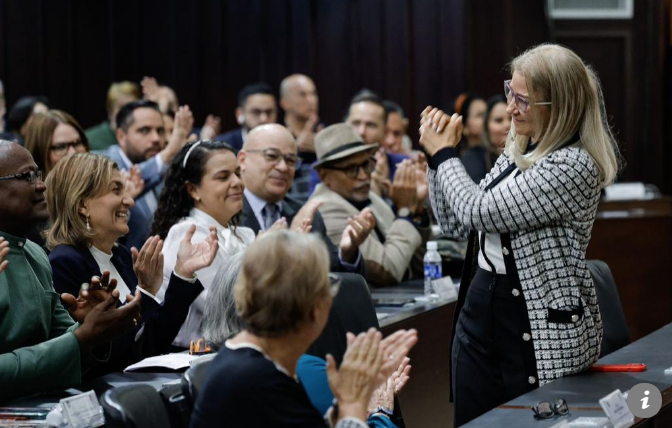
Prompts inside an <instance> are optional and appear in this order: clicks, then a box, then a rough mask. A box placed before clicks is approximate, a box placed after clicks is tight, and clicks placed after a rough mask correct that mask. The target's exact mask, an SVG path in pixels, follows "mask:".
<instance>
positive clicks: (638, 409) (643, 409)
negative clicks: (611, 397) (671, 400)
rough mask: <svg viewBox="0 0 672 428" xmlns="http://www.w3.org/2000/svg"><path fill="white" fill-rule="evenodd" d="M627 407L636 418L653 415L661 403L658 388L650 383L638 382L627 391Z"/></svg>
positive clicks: (661, 399) (658, 409) (661, 398)
mask: <svg viewBox="0 0 672 428" xmlns="http://www.w3.org/2000/svg"><path fill="white" fill-rule="evenodd" d="M627 402H628V409H630V411H631V412H632V414H633V415H635V416H637V417H638V418H650V417H653V416H655V415H656V414H657V413H658V412H659V411H660V407H661V406H662V405H663V397H662V395H660V390H659V389H658V388H656V387H655V386H654V385H651V384H650V383H638V384H637V385H635V386H633V387H632V388H631V389H630V392H628V400H627Z"/></svg>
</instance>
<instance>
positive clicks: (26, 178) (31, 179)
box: [0, 171, 42, 184]
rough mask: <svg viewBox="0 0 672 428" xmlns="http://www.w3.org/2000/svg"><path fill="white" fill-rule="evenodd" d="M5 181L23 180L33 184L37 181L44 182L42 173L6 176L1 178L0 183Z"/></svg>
mask: <svg viewBox="0 0 672 428" xmlns="http://www.w3.org/2000/svg"><path fill="white" fill-rule="evenodd" d="M4 180H22V181H27V182H29V183H30V184H33V183H35V181H37V180H40V181H42V171H26V172H22V173H21V174H14V175H5V176H4V177H0V181H4Z"/></svg>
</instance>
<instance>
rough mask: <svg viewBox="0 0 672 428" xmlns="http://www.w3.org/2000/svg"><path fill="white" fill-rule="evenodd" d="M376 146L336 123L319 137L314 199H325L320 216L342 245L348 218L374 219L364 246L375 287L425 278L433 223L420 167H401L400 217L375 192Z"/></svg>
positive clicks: (395, 194) (396, 197)
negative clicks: (364, 214) (366, 216)
mask: <svg viewBox="0 0 672 428" xmlns="http://www.w3.org/2000/svg"><path fill="white" fill-rule="evenodd" d="M378 146H379V145H378V144H365V143H364V141H363V140H362V138H361V137H360V136H359V135H358V134H357V132H355V130H354V129H353V128H352V126H350V125H348V124H345V123H339V124H336V125H332V126H330V127H328V128H326V129H324V130H322V131H321V132H320V133H318V134H317V136H316V137H315V153H316V155H317V162H316V163H315V164H314V168H315V169H316V170H317V171H318V173H319V174H320V179H321V181H322V182H321V183H320V184H319V185H318V186H317V187H316V189H315V192H314V193H313V195H312V196H311V199H318V200H320V201H322V206H321V207H320V213H321V214H322V218H323V219H324V223H325V225H326V227H327V234H328V235H329V238H330V239H331V240H332V241H333V242H334V243H338V241H339V240H340V237H341V235H342V233H343V230H344V229H345V227H346V226H347V225H348V219H349V218H351V217H353V216H356V215H358V214H359V213H360V212H361V211H363V210H370V211H371V212H372V213H373V215H374V217H375V219H376V228H375V233H371V234H370V235H369V237H368V238H367V239H366V240H365V241H364V243H363V244H362V245H361V246H360V248H359V249H360V251H361V253H362V255H363V257H364V262H365V264H366V279H367V280H368V281H369V282H370V283H372V284H375V285H392V284H396V283H398V282H400V281H402V280H406V279H414V278H420V277H422V266H421V263H411V262H412V260H415V261H420V262H421V260H422V258H421V256H420V257H418V256H419V254H416V257H414V254H415V253H416V251H418V252H422V251H423V250H424V245H422V244H423V242H424V241H426V238H427V236H428V234H429V220H428V217H427V213H426V212H425V210H424V202H425V199H426V197H427V188H426V186H425V187H424V188H421V187H422V186H420V187H418V184H417V182H416V180H417V177H419V176H420V175H421V174H418V171H417V170H416V166H415V165H414V164H413V163H412V162H410V161H404V162H402V163H400V164H399V166H398V169H397V172H396V174H395V178H394V182H393V183H392V184H391V187H390V199H391V200H392V201H393V202H394V207H395V208H396V213H395V212H394V211H393V210H392V208H390V207H389V206H388V205H387V204H386V203H385V201H384V200H383V199H382V198H381V197H380V196H378V195H377V194H375V193H374V192H372V191H371V173H372V172H373V170H374V169H375V165H376V160H375V158H374V157H373V154H374V153H375V151H376V149H377V148H378Z"/></svg>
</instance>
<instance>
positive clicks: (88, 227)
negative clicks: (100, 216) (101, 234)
mask: <svg viewBox="0 0 672 428" xmlns="http://www.w3.org/2000/svg"><path fill="white" fill-rule="evenodd" d="M89 217H90V216H88V215H87V216H86V231H87V232H91V223H89Z"/></svg>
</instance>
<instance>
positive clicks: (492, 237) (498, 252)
mask: <svg viewBox="0 0 672 428" xmlns="http://www.w3.org/2000/svg"><path fill="white" fill-rule="evenodd" d="M518 171H519V170H518V168H516V169H514V170H513V171H512V172H511V173H510V174H509V175H508V176H507V177H506V178H504V179H503V180H502V181H500V182H499V183H497V185H496V186H494V187H493V188H492V189H490V191H493V190H495V189H496V188H498V187H500V186H504V185H506V183H507V182H508V181H509V180H513V178H514V177H515V176H516V174H518ZM482 234H483V232H478V240H479V242H480V240H481V235H482ZM509 250H510V249H509ZM485 254H486V255H487V256H488V260H490V263H492V264H493V265H494V266H495V270H496V271H497V272H496V273H498V274H500V275H506V266H505V265H504V254H502V238H501V235H500V234H499V233H486V234H485ZM478 267H480V268H481V269H484V270H487V271H488V272H492V268H490V265H489V264H488V262H487V261H485V257H483V249H481V250H480V251H479V252H478Z"/></svg>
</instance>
